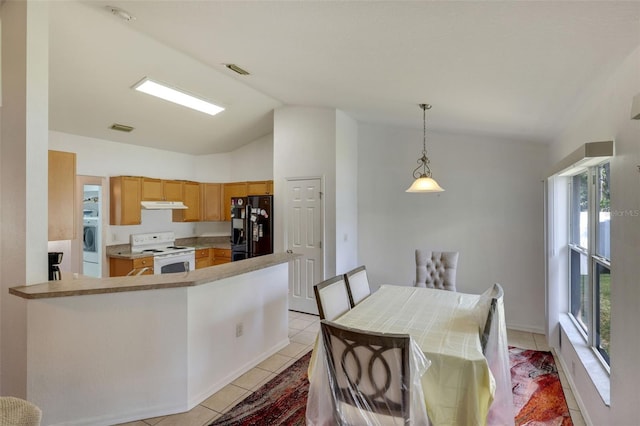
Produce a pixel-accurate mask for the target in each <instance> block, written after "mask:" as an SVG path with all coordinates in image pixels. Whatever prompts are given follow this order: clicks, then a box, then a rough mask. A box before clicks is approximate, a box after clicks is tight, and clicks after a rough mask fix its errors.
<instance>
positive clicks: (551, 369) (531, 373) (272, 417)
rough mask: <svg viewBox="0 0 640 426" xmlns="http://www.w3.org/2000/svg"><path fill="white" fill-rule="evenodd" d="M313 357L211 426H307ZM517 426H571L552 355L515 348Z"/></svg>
mask: <svg viewBox="0 0 640 426" xmlns="http://www.w3.org/2000/svg"><path fill="white" fill-rule="evenodd" d="M310 357H311V352H309V353H308V354H306V355H304V356H303V357H302V358H300V359H299V360H298V361H296V362H295V363H294V364H293V365H292V366H291V367H289V368H287V369H286V370H284V371H283V372H282V373H280V374H279V375H277V376H276V377H275V378H274V379H272V380H271V381H270V382H269V383H267V384H265V385H264V386H262V387H261V388H260V389H258V390H257V391H256V392H254V393H253V394H251V396H249V397H248V398H246V399H245V400H243V401H242V402H240V403H239V404H238V405H236V406H235V407H234V408H232V409H231V411H229V412H228V413H226V414H225V415H223V416H222V417H220V418H219V419H218V420H216V421H214V422H213V423H211V425H210V426H253V425H269V426H303V425H304V424H305V413H306V408H307V407H306V405H307V394H308V392H309V382H308V381H307V366H308V365H309V358H310ZM509 359H510V364H511V382H512V385H513V402H514V405H515V411H516V412H517V413H518V414H517V415H516V418H515V423H516V425H517V426H520V425H522V426H524V425H529V426H533V425H535V426H571V425H572V424H573V423H572V422H571V417H570V414H569V408H568V406H567V402H566V400H565V397H564V392H563V391H562V385H561V384H560V378H559V377H558V371H557V369H556V366H555V362H554V360H553V356H552V355H551V352H542V351H532V350H525V349H519V348H514V347H510V348H509Z"/></svg>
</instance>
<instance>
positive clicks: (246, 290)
mask: <svg viewBox="0 0 640 426" xmlns="http://www.w3.org/2000/svg"><path fill="white" fill-rule="evenodd" d="M299 257H300V255H296V254H288V253H277V254H270V255H265V256H260V257H255V258H251V259H245V260H240V261H237V262H232V263H227V264H223V265H217V266H211V267H208V268H202V269H197V270H195V271H190V272H188V273H186V274H185V273H184V272H182V273H175V274H161V275H140V276H132V277H112V278H103V279H98V278H87V277H81V276H78V277H77V278H76V279H73V277H72V276H70V277H68V278H65V279H63V280H61V281H52V282H47V283H42V284H35V285H30V286H22V287H13V288H11V289H9V291H10V293H11V294H12V295H14V296H9V297H21V298H24V299H25V300H24V303H26V304H27V310H26V311H27V321H26V324H27V325H26V327H27V330H26V334H27V356H26V363H27V372H28V375H27V376H28V377H27V389H26V397H27V399H28V400H29V401H31V402H33V403H34V404H36V405H37V406H38V407H40V409H41V410H42V413H43V414H42V415H43V417H42V424H43V425H44V424H46V425H63V424H64V425H87V424H90V425H93V426H102V425H104V426H107V425H113V424H120V423H127V422H133V421H136V420H139V419H146V418H152V417H158V416H166V415H170V414H175V413H181V412H185V411H189V410H191V409H192V408H193V407H195V406H196V405H198V404H200V403H201V402H202V401H204V400H205V399H207V398H209V397H210V396H211V395H212V394H214V393H215V392H217V391H219V390H220V389H222V388H223V387H225V386H226V385H228V384H229V383H231V382H233V381H234V380H236V379H237V378H238V377H240V376H241V375H242V374H244V373H246V372H247V371H249V370H250V369H252V368H253V367H255V366H256V365H258V364H259V363H260V362H263V361H264V360H266V359H267V358H269V357H270V356H272V355H274V354H276V353H278V351H281V350H282V349H284V348H285V347H286V346H287V345H288V344H289V336H288V332H289V327H288V324H289V320H288V318H289V315H288V308H289V302H288V300H289V299H288V297H289V276H290V269H291V268H293V267H294V266H290V264H291V265H293V264H295V262H298V261H299V260H300V259H299Z"/></svg>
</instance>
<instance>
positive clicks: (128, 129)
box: [110, 123, 133, 133]
mask: <svg viewBox="0 0 640 426" xmlns="http://www.w3.org/2000/svg"><path fill="white" fill-rule="evenodd" d="M110 129H111V130H118V131H120V132H127V133H129V132H131V131H132V130H133V127H131V126H127V125H125V124H118V123H113V124H112V125H111V127H110Z"/></svg>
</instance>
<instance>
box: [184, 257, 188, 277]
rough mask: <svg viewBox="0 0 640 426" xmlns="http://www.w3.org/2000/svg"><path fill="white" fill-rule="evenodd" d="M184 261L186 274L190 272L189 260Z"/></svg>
mask: <svg viewBox="0 0 640 426" xmlns="http://www.w3.org/2000/svg"><path fill="white" fill-rule="evenodd" d="M183 263H184V272H185V274H188V273H189V261H188V260H185V261H184V262H183Z"/></svg>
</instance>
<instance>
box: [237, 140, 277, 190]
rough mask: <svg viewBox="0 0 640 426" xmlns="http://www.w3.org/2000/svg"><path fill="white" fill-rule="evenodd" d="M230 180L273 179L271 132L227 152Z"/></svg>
mask: <svg viewBox="0 0 640 426" xmlns="http://www.w3.org/2000/svg"><path fill="white" fill-rule="evenodd" d="M229 160H230V171H229V180H230V181H231V182H236V181H238V182H241V181H245V180H271V179H273V133H270V134H268V135H266V136H263V137H261V138H259V139H256V140H255V141H253V142H251V143H249V144H246V145H244V146H241V147H240V148H238V149H236V150H235V151H233V152H230V153H229Z"/></svg>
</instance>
